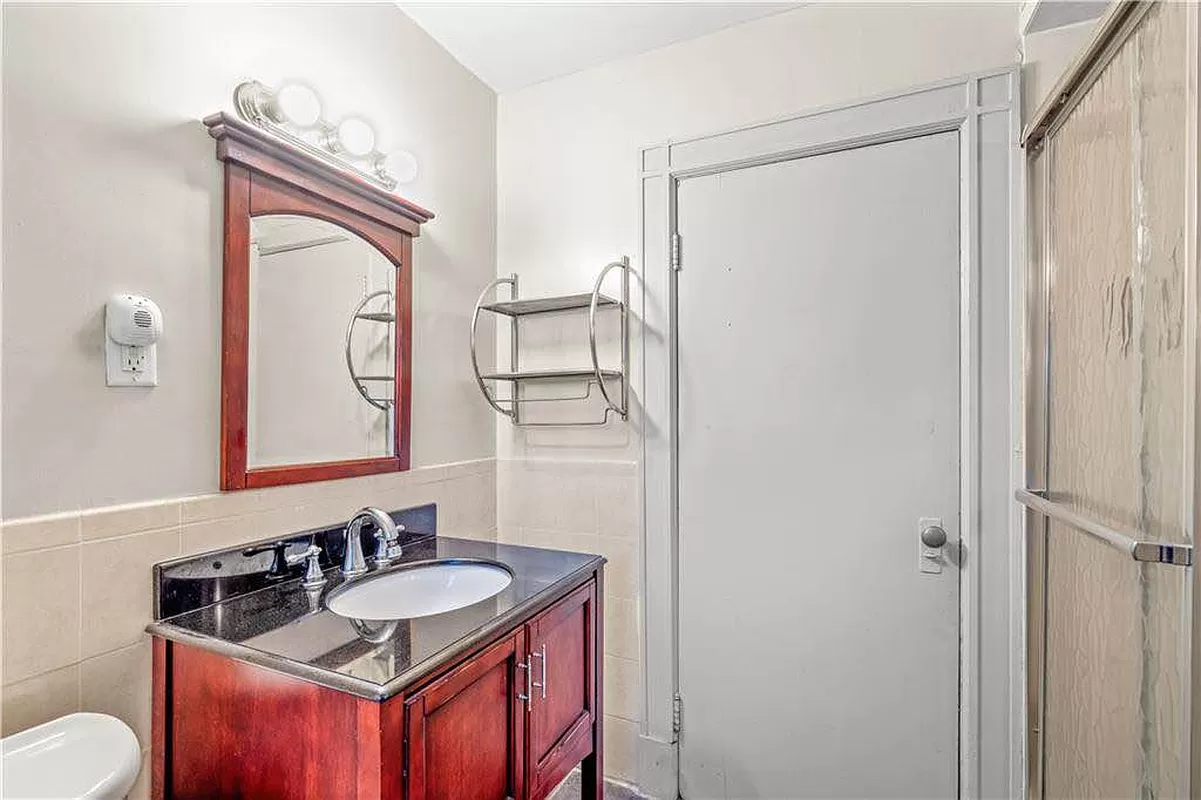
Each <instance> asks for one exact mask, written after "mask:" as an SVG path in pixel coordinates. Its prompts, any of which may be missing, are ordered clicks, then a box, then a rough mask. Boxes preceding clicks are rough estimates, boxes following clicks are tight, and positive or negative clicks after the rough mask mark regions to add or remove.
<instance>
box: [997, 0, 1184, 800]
mask: <svg viewBox="0 0 1201 800" xmlns="http://www.w3.org/2000/svg"><path fill="white" fill-rule="evenodd" d="M1155 5H1156V0H1152V1H1150V2H1148V1H1147V0H1134V1H1133V2H1114V3H1113V4H1112V5H1111V6H1110V8H1109V9H1108V10H1107V12H1106V14H1105V15H1104V16H1103V17H1102V19H1101V20H1100V21H1098V23H1097V25H1096V28H1095V29H1094V32H1093V35H1092V37H1091V38H1090V40H1089V42H1088V43H1087V44H1086V45H1085V47H1084V48H1083V50H1082V51H1081V53H1080V54H1079V56H1078V57H1077V58H1076V59H1075V60H1074V61H1073V62H1072V64H1071V65H1070V66H1069V67H1068V68H1067V69H1066V70H1065V71H1064V74H1063V76H1062V77H1061V78H1060V79H1059V80H1058V81H1057V82H1056V84H1055V86H1054V87H1052V89H1051V90H1050V92H1048V94H1047V97H1046V99H1045V100H1044V101H1043V103H1042V104H1041V105H1040V106H1039V108H1038V109H1037V110H1036V111H1035V112H1034V114H1033V115H1032V118H1031V121H1030V123H1029V124H1028V125H1027V126H1026V129H1025V130H1024V131H1023V132H1022V147H1023V149H1025V150H1026V158H1025V167H1024V170H1025V176H1024V178H1025V182H1026V185H1027V186H1028V187H1029V189H1030V191H1029V192H1027V197H1030V196H1031V194H1033V193H1034V192H1037V195H1038V198H1039V200H1040V203H1037V204H1036V203H1034V202H1028V203H1027V204H1026V208H1025V210H1024V214H1025V216H1026V230H1027V231H1028V238H1027V242H1026V262H1027V267H1026V269H1025V272H1026V273H1027V274H1026V278H1025V286H1026V291H1025V301H1024V306H1025V320H1024V322H1023V324H1022V327H1021V331H1022V339H1023V347H1024V353H1023V373H1024V379H1023V383H1024V384H1025V406H1024V415H1025V419H1024V422H1023V428H1024V436H1023V438H1024V444H1023V449H1024V451H1025V453H1026V458H1025V466H1024V469H1023V472H1021V473H1019V474H1020V475H1023V480H1024V483H1022V484H1020V486H1019V488H1024V487H1033V488H1042V487H1045V486H1046V481H1047V478H1048V456H1049V436H1050V426H1049V409H1050V376H1051V359H1052V358H1053V356H1052V354H1051V343H1050V326H1051V316H1052V312H1051V308H1050V284H1051V260H1050V257H1049V252H1048V251H1049V248H1048V247H1047V242H1048V241H1049V232H1048V225H1049V216H1050V214H1049V210H1050V197H1051V186H1050V181H1049V177H1048V174H1047V173H1048V172H1049V160H1048V159H1047V158H1046V157H1044V158H1042V159H1041V160H1039V159H1038V155H1039V153H1040V152H1041V150H1042V148H1043V147H1044V146H1045V143H1046V141H1047V139H1049V138H1051V137H1053V136H1054V135H1055V133H1056V131H1057V130H1058V129H1059V127H1060V126H1061V125H1062V123H1063V122H1064V120H1066V119H1067V118H1068V117H1069V116H1070V114H1071V111H1072V110H1073V109H1074V108H1075V107H1076V105H1077V104H1078V102H1079V101H1080V100H1081V99H1082V98H1083V96H1084V95H1085V94H1086V93H1087V91H1088V90H1089V88H1090V87H1091V86H1092V85H1093V83H1094V82H1095V81H1096V79H1097V78H1098V77H1099V76H1100V75H1101V74H1102V73H1103V72H1104V71H1105V69H1106V68H1107V66H1108V65H1109V63H1110V62H1111V61H1112V59H1113V57H1114V56H1115V55H1116V54H1117V52H1118V51H1119V49H1120V48H1121V47H1122V45H1123V44H1124V43H1125V42H1126V40H1127V39H1128V38H1129V36H1130V35H1131V34H1133V33H1134V32H1135V31H1136V30H1137V29H1138V26H1139V24H1140V23H1141V21H1142V20H1143V19H1144V17H1145V16H1146V14H1147V12H1148V11H1150V10H1151V8H1152V7H1154V6H1155ZM1199 32H1201V10H1199V9H1198V6H1197V5H1195V4H1190V5H1189V10H1188V32H1187V37H1188V46H1189V54H1188V63H1189V67H1188V69H1189V72H1188V75H1187V85H1188V90H1187V108H1186V112H1185V117H1186V119H1187V120H1188V123H1189V130H1188V132H1187V139H1186V152H1189V153H1192V154H1193V157H1192V159H1191V160H1190V161H1189V163H1188V164H1187V170H1188V175H1187V177H1186V181H1185V184H1186V186H1187V195H1186V197H1185V228H1186V237H1185V248H1186V256H1185V259H1184V262H1185V264H1186V268H1187V274H1186V275H1185V288H1184V296H1185V302H1186V305H1185V335H1184V341H1185V343H1186V347H1190V348H1191V352H1186V357H1185V368H1186V370H1187V371H1188V374H1186V377H1185V390H1186V392H1187V393H1188V394H1187V395H1186V397H1185V420H1184V427H1185V447H1186V448H1187V452H1186V454H1185V458H1184V462H1183V463H1184V468H1185V470H1186V474H1185V475H1184V476H1183V478H1182V480H1183V482H1184V487H1185V498H1186V499H1185V501H1184V502H1183V503H1182V506H1183V508H1182V513H1183V514H1184V529H1185V532H1186V538H1187V542H1188V543H1189V544H1192V545H1193V546H1194V552H1196V549H1195V548H1196V545H1197V544H1198V543H1197V538H1196V533H1197V527H1196V521H1197V520H1198V519H1201V486H1199V485H1198V478H1199V477H1201V448H1199V447H1198V442H1197V432H1198V431H1201V403H1199V402H1198V398H1201V361H1199V359H1201V341H1198V334H1199V329H1198V322H1197V310H1198V308H1201V295H1199V293H1198V292H1199V282H1198V269H1199V265H1198V249H1197V248H1198V242H1199V241H1201V229H1199V227H1198V224H1199V219H1198V213H1197V205H1198V197H1199V196H1201V174H1199V172H1198V163H1197V162H1198V156H1197V154H1198V147H1199V146H1201V139H1199V136H1198V131H1199V130H1201V107H1199V105H1198V88H1199V87H1201V49H1199V44H1201V42H1199V38H1198V36H1199ZM1040 211H1041V212H1042V213H1041V215H1040V213H1039V212H1040ZM1190 492H1191V495H1192V500H1191V502H1190V501H1189V500H1188V494H1189V493H1190ZM1022 516H1023V517H1024V520H1023V526H1024V528H1025V530H1026V534H1027V535H1026V553H1025V559H1026V565H1027V570H1028V572H1029V574H1031V575H1033V574H1037V573H1041V572H1044V571H1045V569H1046V540H1047V537H1048V534H1049V527H1050V522H1049V520H1048V518H1047V517H1045V516H1044V515H1042V514H1039V513H1036V512H1033V511H1029V510H1027V511H1025V513H1024V514H1022ZM1134 563H1135V562H1133V561H1132V562H1131V564H1132V566H1133V564H1134ZM1161 568H1163V569H1179V567H1175V566H1169V565H1163V566H1162V567H1161ZM1191 569H1192V570H1193V573H1192V581H1191V584H1190V587H1189V588H1190V589H1191V599H1190V598H1187V597H1186V598H1185V602H1186V603H1191V608H1192V625H1191V630H1190V631H1189V632H1187V633H1186V634H1185V635H1187V636H1189V638H1190V642H1189V644H1190V647H1188V648H1185V652H1186V654H1188V655H1189V657H1190V658H1189V663H1188V664H1187V665H1185V666H1184V669H1183V670H1182V672H1183V675H1184V677H1185V680H1183V681H1182V686H1181V692H1182V695H1183V699H1182V702H1183V703H1184V704H1185V711H1184V713H1186V714H1187V715H1188V716H1189V719H1188V720H1187V721H1186V722H1187V724H1184V725H1182V737H1183V741H1182V743H1181V744H1182V747H1183V748H1184V749H1185V751H1186V752H1187V753H1188V756H1187V758H1186V759H1184V760H1183V761H1184V764H1185V765H1186V767H1185V774H1184V775H1183V776H1182V778H1181V780H1182V783H1183V786H1184V789H1185V792H1186V796H1188V792H1189V790H1190V788H1191V787H1195V786H1201V753H1199V752H1198V749H1197V748H1195V747H1193V746H1192V743H1193V742H1196V741H1201V714H1199V713H1198V711H1199V709H1198V708H1197V706H1196V704H1195V703H1194V702H1193V697H1194V696H1195V695H1196V694H1197V690H1198V687H1201V628H1199V626H1198V621H1201V567H1198V566H1193V567H1191ZM1045 590H1046V586H1045V583H1042V582H1039V581H1035V580H1029V579H1028V580H1027V586H1026V593H1027V598H1028V605H1027V609H1026V615H1027V617H1026V620H1025V623H1026V628H1027V637H1026V643H1025V644H1026V648H1027V650H1026V661H1027V669H1026V710H1025V718H1026V731H1025V738H1026V741H1027V743H1028V745H1027V747H1028V750H1027V767H1026V769H1027V773H1026V776H1025V782H1024V783H1025V785H1024V786H1023V789H1024V795H1025V796H1026V797H1029V798H1032V799H1035V798H1041V797H1043V791H1044V779H1045V775H1044V768H1045V761H1044V741H1043V737H1042V735H1041V726H1042V720H1043V715H1044V712H1045V692H1046V688H1045V683H1044V680H1043V677H1044V670H1045V662H1046V644H1047V643H1046V614H1047V606H1046V592H1045Z"/></svg>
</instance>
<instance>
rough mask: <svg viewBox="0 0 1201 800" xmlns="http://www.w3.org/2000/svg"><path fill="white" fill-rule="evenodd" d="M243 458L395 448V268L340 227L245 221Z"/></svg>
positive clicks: (302, 457)
mask: <svg viewBox="0 0 1201 800" xmlns="http://www.w3.org/2000/svg"><path fill="white" fill-rule="evenodd" d="M250 239H251V240H250V348H249V351H250V352H249V356H250V365H249V366H250V376H249V377H250V380H249V396H248V398H247V399H248V404H249V408H248V410H249V413H248V429H247V461H248V466H249V467H251V468H255V467H271V466H278V465H283V464H296V463H313V462H328V461H343V460H349V459H359V458H377V457H382V456H390V455H393V450H394V442H395V435H394V433H393V425H394V419H395V416H394V394H395V386H396V380H395V377H396V356H395V353H396V324H395V313H394V310H395V305H394V302H393V299H394V295H393V292H394V291H395V287H396V267H395V265H394V264H393V263H392V262H391V261H390V260H389V259H388V258H387V256H385V255H384V254H383V253H382V252H380V251H379V250H377V249H376V248H375V247H374V246H373V245H371V244H370V243H368V242H367V241H366V240H364V239H363V238H361V237H359V236H358V235H356V234H354V233H352V232H351V231H349V230H346V229H345V228H342V227H340V226H338V225H335V224H333V223H330V222H326V221H324V220H319V219H315V218H312V217H303V216H294V215H285V214H272V215H265V216H261V217H255V218H253V219H252V220H251V223H250Z"/></svg>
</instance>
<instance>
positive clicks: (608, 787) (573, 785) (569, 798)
mask: <svg viewBox="0 0 1201 800" xmlns="http://www.w3.org/2000/svg"><path fill="white" fill-rule="evenodd" d="M579 797H580V773H579V770H575V771H573V772H572V773H571V774H570V775H568V776H567V779H566V780H564V781H563V783H561V784H559V788H558V789H555V793H554V794H552V795H551V796H550V800H579ZM605 800H646V796H645V795H642V794H639V793H638V792H636V791H634V790H633V789H630V788H629V787H626V786H622V785H621V784H617V783H612V782H610V781H605Z"/></svg>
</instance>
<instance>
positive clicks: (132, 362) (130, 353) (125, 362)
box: [121, 344, 150, 372]
mask: <svg viewBox="0 0 1201 800" xmlns="http://www.w3.org/2000/svg"><path fill="white" fill-rule="evenodd" d="M149 349H150V348H148V347H137V346H136V345H129V344H127V345H122V346H121V370H122V371H123V372H144V371H145V370H146V364H147V361H148V360H149V359H148V357H147V355H146V351H147V350H149Z"/></svg>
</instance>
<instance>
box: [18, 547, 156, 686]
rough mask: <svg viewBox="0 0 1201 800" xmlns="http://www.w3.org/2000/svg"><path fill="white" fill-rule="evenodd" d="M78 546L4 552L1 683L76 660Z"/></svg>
mask: <svg viewBox="0 0 1201 800" xmlns="http://www.w3.org/2000/svg"><path fill="white" fill-rule="evenodd" d="M79 551H80V546H79V545H70V546H68V547H60V548H56V549H53V550H39V551H36V552H32V553H16V554H13V555H9V556H5V558H4V625H3V629H4V630H3V636H4V680H5V681H6V682H8V683H15V682H16V681H21V680H24V679H25V678H31V677H33V676H34V675H38V674H40V673H42V672H48V671H50V670H52V669H58V668H60V667H65V666H67V665H68V664H73V663H75V662H76V661H78V660H79ZM147 584H149V581H147Z"/></svg>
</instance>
